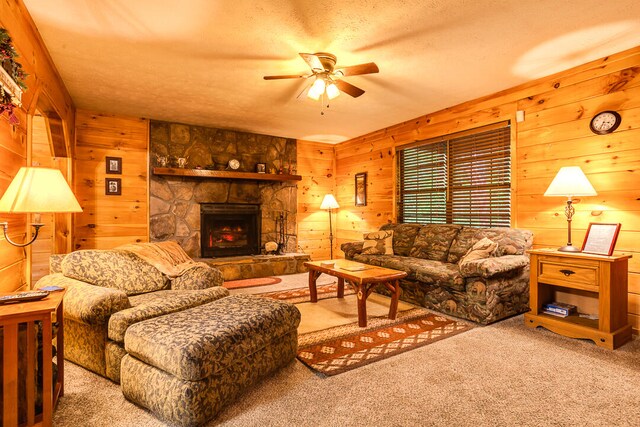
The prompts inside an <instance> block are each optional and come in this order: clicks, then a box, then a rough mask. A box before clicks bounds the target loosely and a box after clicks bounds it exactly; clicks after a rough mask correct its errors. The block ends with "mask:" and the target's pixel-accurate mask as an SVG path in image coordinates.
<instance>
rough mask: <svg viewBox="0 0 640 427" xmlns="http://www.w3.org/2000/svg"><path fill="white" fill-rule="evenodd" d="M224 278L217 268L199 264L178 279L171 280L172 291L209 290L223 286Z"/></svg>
mask: <svg viewBox="0 0 640 427" xmlns="http://www.w3.org/2000/svg"><path fill="white" fill-rule="evenodd" d="M222 283H224V278H223V277H222V272H221V271H220V270H218V269H217V268H213V267H209V266H208V265H202V263H197V264H196V265H194V266H193V267H191V268H190V269H188V270H187V271H185V272H184V273H182V274H181V275H180V276H178V277H174V278H173V279H171V289H174V290H177V289H183V290H186V289H207V288H211V287H213V286H222Z"/></svg>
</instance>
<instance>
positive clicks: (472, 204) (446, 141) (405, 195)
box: [396, 123, 511, 227]
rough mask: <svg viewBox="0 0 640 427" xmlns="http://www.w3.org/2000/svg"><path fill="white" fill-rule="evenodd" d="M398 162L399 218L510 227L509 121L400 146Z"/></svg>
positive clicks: (410, 220) (418, 221)
mask: <svg viewBox="0 0 640 427" xmlns="http://www.w3.org/2000/svg"><path fill="white" fill-rule="evenodd" d="M397 161H398V168H397V172H398V176H397V181H396V182H397V188H396V192H397V197H396V200H397V212H398V221H399V222H417V223H453V224H462V225H468V226H475V227H509V226H510V224H511V191H510V188H511V141H510V130H509V126H508V123H503V124H499V125H498V126H492V127H491V128H489V129H487V128H482V129H478V130H476V131H474V132H465V133H464V134H455V135H449V136H448V137H440V138H436V139H432V140H426V141H421V142H420V143H417V144H416V143H414V144H411V145H408V146H405V147H401V148H399V149H398V152H397Z"/></svg>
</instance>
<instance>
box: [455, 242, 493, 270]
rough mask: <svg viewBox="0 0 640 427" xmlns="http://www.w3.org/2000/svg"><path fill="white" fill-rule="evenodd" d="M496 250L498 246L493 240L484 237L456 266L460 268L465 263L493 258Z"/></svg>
mask: <svg viewBox="0 0 640 427" xmlns="http://www.w3.org/2000/svg"><path fill="white" fill-rule="evenodd" d="M496 249H498V244H497V243H496V242H494V241H493V240H491V239H488V238H486V237H484V238H482V239H480V240H478V241H477V242H476V243H475V245H473V246H472V247H471V249H469V250H468V251H467V253H466V254H465V255H464V256H463V257H462V258H460V262H459V263H458V265H460V266H462V265H463V264H465V263H468V262H471V261H475V260H477V259H483V258H491V257H492V256H494V254H495V252H496Z"/></svg>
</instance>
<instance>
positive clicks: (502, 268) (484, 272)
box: [460, 255, 529, 278]
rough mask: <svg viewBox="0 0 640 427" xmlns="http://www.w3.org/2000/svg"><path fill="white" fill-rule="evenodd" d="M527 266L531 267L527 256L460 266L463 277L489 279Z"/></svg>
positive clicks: (515, 256)
mask: <svg viewBox="0 0 640 427" xmlns="http://www.w3.org/2000/svg"><path fill="white" fill-rule="evenodd" d="M527 265H529V257H528V256H527V255H503V256H499V257H492V258H482V259H476V260H473V261H468V262H463V263H461V264H460V274H461V275H462V277H478V276H480V277H484V278H489V277H493V276H496V275H498V274H502V273H506V272H508V271H512V270H517V269H519V268H522V267H525V266H527Z"/></svg>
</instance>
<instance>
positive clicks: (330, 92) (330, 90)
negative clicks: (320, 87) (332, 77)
mask: <svg viewBox="0 0 640 427" xmlns="http://www.w3.org/2000/svg"><path fill="white" fill-rule="evenodd" d="M338 95H340V90H339V89H338V86H336V84H335V83H333V82H331V83H330V84H329V85H328V86H327V97H328V98H329V99H333V98H335V97H336V96H338Z"/></svg>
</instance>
